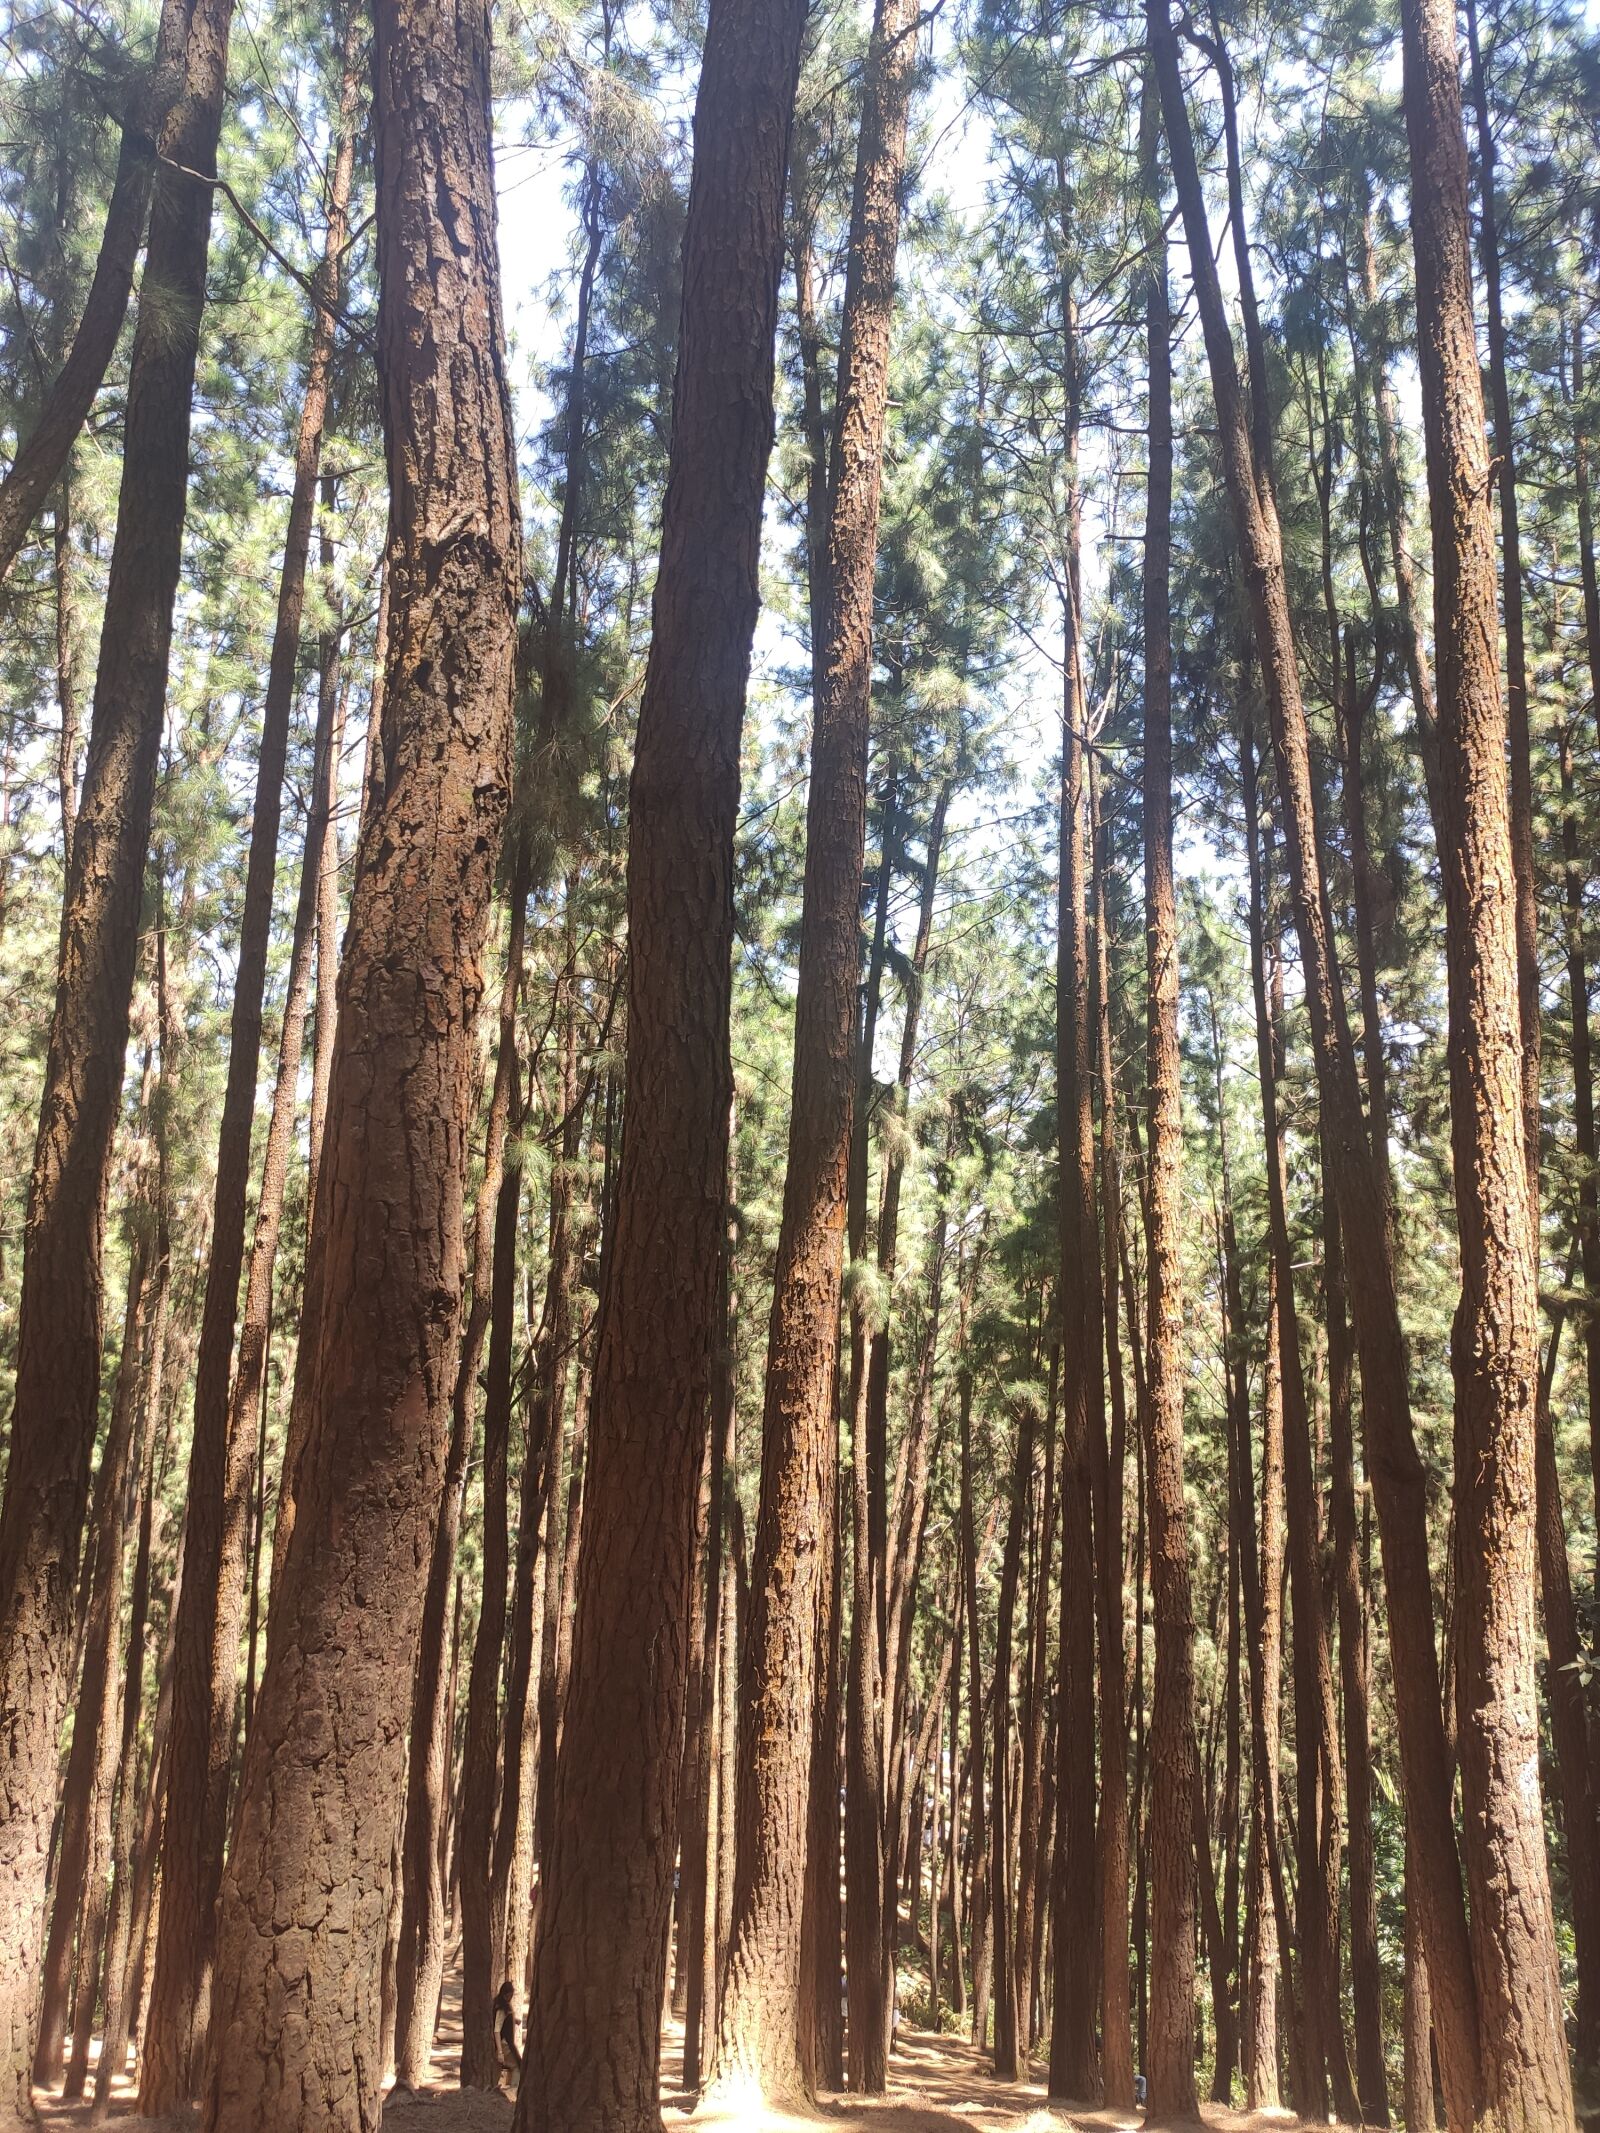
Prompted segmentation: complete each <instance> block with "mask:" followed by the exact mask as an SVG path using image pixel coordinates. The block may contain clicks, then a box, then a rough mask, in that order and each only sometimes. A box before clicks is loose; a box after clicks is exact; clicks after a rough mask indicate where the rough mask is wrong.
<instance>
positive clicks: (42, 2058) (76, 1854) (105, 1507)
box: [33, 1050, 155, 2088]
mask: <svg viewBox="0 0 1600 2133" xmlns="http://www.w3.org/2000/svg"><path fill="white" fill-rule="evenodd" d="M154 1089H155V1078H154V1073H153V1068H152V1059H151V1055H150V1052H149V1051H148V1050H147V1051H146V1054H145V1062H144V1074H143V1101H142V1106H141V1108H142V1109H143V1111H144V1113H145V1116H146V1118H148V1116H149V1108H150V1103H151V1098H152V1095H153V1093H154ZM138 1197H139V1200H141V1201H142V1200H143V1197H144V1196H143V1194H142V1193H140V1194H139V1196H138ZM146 1212H147V1210H146V1209H145V1208H144V1207H142V1206H140V1205H138V1204H136V1206H135V1210H134V1222H135V1225H136V1234H135V1237H134V1240H133V1248H132V1255H131V1260H130V1265H129V1270H128V1296H127V1307H126V1311H125V1314H124V1318H123V1329H122V1353H121V1357H120V1359H119V1361H118V1365H117V1387H116V1395H115V1398H114V1399H113V1401H112V1408H111V1422H110V1427H109V1429H108V1431H107V1435H106V1442H105V1446H104V1449H103V1450H102V1452H101V1454H100V1467H99V1471H98V1473H97V1474H96V1476H95V1486H94V1503H93V1509H92V1512H91V1516H90V1521H89V1542H88V1547H89V1553H90V1559H91V1562H92V1566H93V1570H92V1578H91V1583H90V1589H89V1604H88V1609H87V1612H86V1617H85V1624H84V1636H83V1667H82V1671H81V1672H80V1674H79V1677H78V1696H77V1715H76V1717H75V1719H74V1721H73V1728H72V1747H71V1751H70V1753H69V1755H68V1758H67V1768H66V1775H65V1779H64V1781H63V1785H62V1794H61V1840H60V1844H59V1846H58V1849H57V1854H56V1868H55V1881H54V1887H53V1891H52V1899H51V1911H50V1931H49V1935H48V1938H47V1940H46V1943H45V1951H44V1981H43V1989H42V1992H41V1995H40V2017H39V2039H38V2043H37V2045H36V2047H35V2050H34V2060H33V2078H34V2081H35V2082H36V2083H37V2085H38V2086H39V2087H40V2088H45V2087H54V2086H55V2084H56V2083H57V2082H58V2081H59V2080H60V2079H61V2072H62V2067H61V2055H62V2050H63V2047H64V2045H65V2042H66V2030H67V2006H68V1989H67V1988H68V1984H69V1980H70V1978H71V1974H72V1952H73V1942H74V1937H75V1935H76V1936H77V1937H79V1938H80V1939H82V1938H86V1934H85V1932H84V1929H83V1928H81V1927H80V1925H79V1920H80V1916H81V1915H82V1914H83V1912H84V1910H85V1906H86V1904H87V1902H88V1901H89V1894H90V1888H91V1884H92V1882H93V1880H94V1878H95V1855H96V1849H97V1847H96V1844H95V1820H96V1815H97V1811H98V1803H100V1802H101V1801H103V1800H105V1799H106V1788H107V1787H108V1786H109V1784H110V1782H111V1780H112V1778H113V1776H114V1773H115V1769H116V1754H117V1746H118V1733H119V1727H118V1717H119V1711H120V1690H121V1676H120V1674H119V1672H118V1669H117V1666H116V1640H117V1636H118V1633H119V1632H120V1629H121V1625H122V1586H123V1567H124V1560H125V1557H126V1552H127V1542H128V1536H129V1533H130V1531H131V1528H132V1522H133V1519H134V1518H135V1516H136V1515H137V1506H138V1483H139V1473H140V1468H141V1466H142V1464H143V1450H142V1446H141V1444H140V1442H139V1440H138V1432H137V1430H136V1427H135V1424H136V1421H137V1419H138V1418H139V1416H140V1414H141V1392H142V1383H141V1376H142V1362H143V1350H144V1344H145V1313H146V1309H147V1306H148V1303H149V1301H150V1298H149V1296H148V1294H147V1275H148V1272H149V1259H150V1249H149V1245H150V1240H149V1239H148V1238H147V1237H146V1236H145V1235H144V1234H142V1233H140V1232H138V1230H137V1225H138V1224H139V1222H140V1220H141V1216H142V1215H143V1214H145V1213H146ZM130 1477H131V1479H130ZM107 1820H108V1821H109V1814H108V1815H107ZM102 1885H103V1884H102ZM90 1997H91V1998H92V1997H93V1993H92V1988H91V1994H90Z"/></svg>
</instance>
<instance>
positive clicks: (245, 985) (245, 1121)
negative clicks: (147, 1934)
mask: <svg viewBox="0 0 1600 2133" xmlns="http://www.w3.org/2000/svg"><path fill="white" fill-rule="evenodd" d="M357 20H358V17H357V14H356V10H355V8H354V7H353V6H352V7H351V8H350V10H349V17H348V25H347V28H346V31H345V53H344V79H343V85H342V93H341V96H340V106H339V117H338V130H337V138H336V145H335V149H334V158H333V175H332V182H331V184H330V186H329V192H328V222H327V231H326V235H325V239H324V245H323V254H322V261H321V265H320V268H319V270H318V274H317V278H316V289H317V293H318V296H319V298H320V299H321V301H320V302H319V304H318V305H317V307H316V308H315V309H314V311H313V313H312V318H311V342H310V348H309V350H308V353H307V358H306V373H305V387H304V393H303V397H302V400H301V404H300V421H299V426H298V432H297V435H296V439H295V453H294V476H293V481H292V486H291V489H290V497H289V518H288V527H287V531H286V532H285V535H284V546H283V568H282V572H281V574H280V577H279V581H278V610H277V619H276V625H275V627H274V630H273V637H272V655H271V663H270V666H269V668H268V673H267V688H266V695H265V698H264V700H263V703H262V708H261V735H260V740H259V743H258V746H257V752H256V785H255V798H254V802H253V805H252V808H251V815H250V855H249V859H248V861H247V863H246V869H245V884H244V903H243V907H242V911H241V914H240V921H239V958H238V964H237V967H236V969H235V973H234V983H233V1006H232V1011H231V1018H230V1022H229V1031H228V1077H227V1084H226V1088H225V1090H224V1093H223V1099H222V1121H221V1125H220V1128H219V1131H218V1140H217V1175H216V1185H215V1188H214V1192H213V1197H212V1210H211V1257H210V1262H209V1264H208V1266H207V1269H206V1291H205V1305H204V1309H203V1312H202V1315H201V1321H200V1350H199V1356H198V1359H197V1361H196V1364H195V1384H194V1434H193V1438H192V1442H191V1449H190V1454H189V1478H188V1489H187V1494H186V1498H185V1501H186V1503H187V1506H188V1509H187V1513H186V1520H187V1523H186V1531H185V1538H184V1551H183V1559H184V1566H185V1567H184V1580H183V1599H182V1603H181V1605H180V1607H179V1611H178V1621H177V1628H176V1638H177V1642H176V1645H175V1653H176V1658H175V1667H176V1672H175V1676H174V1684H173V1696H174V1701H173V1718H172V1749H171V1761H170V1764H169V1767H168V1772H167V1793H168V1802H167V1820H166V1834H165V1838H164V1841H163V1844H162V1851H161V1931H160V1934H159V1936H158V1937H157V1940H156V1960H155V1974H154V1979H153V1982H152V1985H151V1993H150V2012H149V2016H148V2018H147V2021H146V2026H145V2034H144V2043H143V2049H142V2051H141V2053H140V2065H139V2108H140V2110H141V2111H143V2112H145V2113H146V2115H147V2116H150V2117H158V2116H159V2115H160V2114H161V2113H162V2112H164V2111H170V2110H173V2109H176V2107H177V2106H178V2105H179V2104H182V2103H186V2102H188V2100H189V2099H190V2097H192V2096H194V2095H196V2094H198V2092H199V2088H200V2083H201V2081H202V2079H203V2077H204V2072H205V2047H206V2023H207V2019H208V2012H209V2003H210V1994H211V1966H212V1961H213V1958H214V1953H215V1946H216V1909H217V1889H218V1886H219V1884H220V1882H221V1880H222V1852H223V1845H224V1842H225V1839H226V1835H227V1814H228V1784H229V1778H230V1775H231V1772H232V1766H233V1752H234V1723H235V1717H236V1710H237V1703H238V1679H239V1628H240V1613H241V1609H242V1606H243V1601H244V1584H245V1557H246V1540H247V1535H248V1528H249V1508H250V1490H251V1469H252V1454H253V1451H254V1441H255V1434H256V1429H255V1424H256V1415H257V1408H258V1406H259V1402H258V1401H252V1402H251V1403H249V1404H248V1405H241V1404H240V1403H239V1402H236V1401H233V1400H232V1399H231V1398H230V1392H231V1380H232V1375H233V1345H234V1343H233V1334H234V1321H235V1319H236V1317H237V1315H238V1303H239V1277H240V1273H241V1270H242V1268H243V1264H244V1246H245V1214H246V1208H245V1201H246V1198H247V1195H248V1192H249V1186H250V1141H251V1128H252V1125H253V1123H254V1117H255V1099H256V1082H257V1078H258V1074H259V1069H260V1062H261V1014H262V1002H263V999H264V997H265V993H266V983H267V952H268V949H269V947H270V945H271V937H272V905H273V886H274V882H275V880H276V875H277V861H278V829H279V823H280V819H281V816H282V810H283V773H284V766H285V763H286V761H287V759H288V751H289V722H290V716H291V713H292V712H293V709H294V699H295V682H296V679H297V675H298V668H299V660H300V617H301V612H302V609H303V607H304V603H305V581H306V564H307V561H308V559H309V556H310V552H311V532H312V519H313V515H314V512H315V508H316V496H317V475H318V471H319V467H320V463H321V458H322V433H323V425H324V421H325V417H326V413H327V403H328V381H329V375H330V372H331V370H332V365H333V315H332V311H331V310H330V309H329V308H328V307H329V306H331V305H333V304H335V303H337V301H338V293H339V283H340V266H341V263H342V258H343V253H344V247H345V236H346V226H347V223H348V210H349V204H350V180H351V174H352V171H353V169H354V165H355V115H356V99H357V94H358V89H359V84H360V79H361V76H360V69H359V64H358V53H357V48H356V31H355V23H356V21H357ZM263 1375H264V1372H263Z"/></svg>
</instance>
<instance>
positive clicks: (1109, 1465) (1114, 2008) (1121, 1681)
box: [1086, 755, 1134, 2102]
mask: <svg viewBox="0 0 1600 2133" xmlns="http://www.w3.org/2000/svg"><path fill="white" fill-rule="evenodd" d="M1089 806H1090V817H1091V836H1092V840H1093V844H1092V848H1093V851H1094V855H1095V867H1094V898H1095V985H1094V1005H1095V1028H1096V1035H1095V1052H1096V1061H1097V1067H1096V1071H1097V1074H1098V1078H1099V1083H1100V1150H1099V1174H1100V1199H1101V1206H1100V1210H1099V1218H1098V1222H1097V1225H1096V1245H1097V1249H1098V1251H1099V1253H1100V1259H1099V1262H1098V1264H1097V1266H1096V1272H1097V1274H1098V1276H1099V1288H1100V1294H1099V1296H1098V1298H1095V1297H1090V1298H1089V1299H1087V1303H1086V1308H1088V1309H1091V1310H1092V1309H1095V1308H1096V1307H1097V1306H1098V1309H1099V1312H1100V1316H1101V1320H1102V1323H1103V1332H1102V1336H1101V1338H1102V1340H1103V1343H1104V1348H1103V1353H1104V1356H1105V1372H1104V1375H1105V1379H1106V1382H1107V1384H1108V1386H1109V1390H1110V1405H1111V1437H1110V1442H1109V1443H1108V1444H1105V1445H1104V1447H1103V1449H1102V1445H1101V1440H1102V1438H1103V1437H1104V1433H1105V1410H1106V1402H1105V1398H1104V1395H1102V1396H1101V1397H1100V1398H1098V1399H1095V1400H1092V1402H1091V1406H1090V1422H1091V1428H1092V1430H1093V1432H1094V1437H1093V1450H1094V1455H1095V1461H1096V1468H1097V1471H1096V1476H1095V1499H1096V1500H1095V1579H1096V1615H1097V1624H1098V1636H1099V1646H1100V1710H1101V1722H1100V1834H1099V1855H1100V2056H1101V2066H1100V2078H1101V2088H1102V2092H1103V2094H1104V2095H1105V2096H1106V2097H1107V2098H1109V2099H1110V2100H1111V2101H1113V2102H1115V2101H1116V2100H1117V2099H1118V2098H1123V2097H1127V2096H1130V2095H1132V2093H1133V2077H1134V2057H1133V2009H1132V2002H1131V1997H1130V1989H1129V1979H1128V1729H1127V1722H1126V1713H1127V1703H1128V1660H1127V1647H1126V1642H1125V1633H1124V1627H1123V1613H1124V1605H1125V1601H1124V1583H1123V1511H1124V1505H1123V1491H1124V1471H1125V1469H1126V1466H1127V1456H1128V1411H1127V1389H1126V1387H1125V1385H1124V1383H1123V1378H1122V1344H1121V1340H1120V1338H1119V1334H1118V1322H1117V1286H1116V1280H1117V1274H1116V1250H1117V1235H1118V1231H1119V1228H1120V1225H1121V1221H1122V1177H1121V1170H1120V1166H1119V1162H1118V1156H1117V1137H1116V1136H1117V1125H1116V1100H1115V1078H1114V1073H1113V1068H1112V1054H1111V947H1110V938H1111V921H1110V914H1109V911H1108V907H1107V901H1106V874H1107V836H1108V830H1107V826H1106V824H1105V821H1104V818H1103V816H1102V813H1101V808H1100V783H1099V776H1098V772H1097V770H1096V766H1095V760H1094V757H1093V756H1092V755H1091V757H1090V759H1089ZM1090 1217H1091V1220H1093V1219H1094V1209H1093V1206H1092V1201H1091V1204H1090ZM1102 1469H1103V1471H1101V1470H1102Z"/></svg>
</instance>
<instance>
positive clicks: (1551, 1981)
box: [1347, 0, 1572, 2133]
mask: <svg viewBox="0 0 1600 2133" xmlns="http://www.w3.org/2000/svg"><path fill="white" fill-rule="evenodd" d="M1402 29H1403V33H1404V58H1405V90H1406V97H1405V104H1406V131H1407V136H1408V139H1409V142H1410V148H1411V174H1412V200H1411V207H1412V239H1413V245H1414V248H1415V253H1416V264H1417V322H1418V339H1419V358H1420V370H1421V378H1422V411H1423V423H1424V431H1425V435H1426V440H1427V459H1428V486H1429V493H1430V496H1431V498H1432V502H1433V566H1434V644H1435V657H1436V659H1437V663H1438V688H1439V768H1440V791H1441V798H1442V801H1443V821H1442V824H1441V827H1442V829H1443V832H1444V834H1443V836H1442V838H1441V840H1440V866H1441V870H1442V872H1443V876H1444V894H1445V947H1446V970H1447V976H1448V979H1449V1000H1450V1029H1449V1044H1448V1055H1449V1065H1450V1124H1451V1147H1452V1152H1453V1156H1454V1177H1455V1197H1456V1225H1457V1231H1458V1234H1459V1239H1460V1247H1461V1271H1462V1294H1461V1301H1460V1303H1459V1305H1458V1307H1457V1311H1456V1319H1455V1325H1454V1328H1453V1331H1452V1338H1451V1364H1452V1370H1453V1373H1454V1377H1455V1387H1456V1424H1455V1428H1456V1436H1455V1482H1456V1494H1455V1516H1456V1563H1457V1576H1458V1580H1459V1585H1458V1590H1459V1598H1460V1604H1459V1606H1458V1608H1457V1612H1456V1620H1457V1631H1458V1642H1457V1649H1456V1695H1457V1702H1458V1707H1459V1712H1460V1729H1461V1784H1462V1804H1463V1809H1464V1815H1463V1820H1464V1831H1465V1838H1464V1846H1463V1849H1464V1852H1465V1857H1466V1869H1467V1879H1468V1887H1469V1891H1470V1894H1471V1899H1472V1901H1471V1926H1470V1931H1471V1951H1472V1967H1473V1973H1474V1981H1475V1985H1476V1994H1477V2018H1478V2020H1477V2027H1478V2050H1479V2073H1480V2084H1481V2086H1480V2090H1479V2096H1478V2099H1477V2102H1478V2105H1479V2107H1480V2108H1484V2109H1486V2110H1487V2111H1489V2112H1492V2113H1493V2114H1494V2117H1495V2121H1496V2124H1497V2126H1499V2127H1503V2128H1505V2129H1506V2133H1515V2129H1518V2128H1521V2127H1523V2126H1527V2127H1533V2126H1555V2125H1562V2126H1565V2125H1569V2124H1570V2123H1571V2122H1572V2078H1571V2069H1570V2067H1569V2064H1568V2059H1567V2049H1566V2038H1565V2033H1564V2030H1563V2026H1562V2007H1561V1995H1560V1982H1559V1976H1558V1968H1557V1961H1556V1947H1555V1926H1554V1920H1553V1917H1552V1913H1551V1905H1550V1887H1549V1875H1548V1870H1547V1866H1546V1861H1545V1847H1544V1823H1543V1811H1542V1807H1541V1802H1540V1796H1539V1761H1538V1713H1537V1702H1536V1694H1535V1623H1534V1607H1533V1590H1532V1586H1533V1570H1534V1548H1535V1530H1534V1529H1535V1518H1534V1496H1535V1479H1534V1465H1535V1440H1536V1435H1537V1400H1538V1357H1537V1338H1538V1324H1537V1320H1538V1266H1537V1239H1536V1230H1535V1224H1534V1213H1533V1208H1532V1207H1531V1205H1530V1196H1529V1189H1528V1184H1529V1180H1528V1163H1527V1154H1528V1149H1527V1139H1526V1134H1527V1125H1528V1117H1527V1088H1526V1084H1525V1081H1524V1078H1523V1069H1524V1063H1525V1059H1526V1055H1527V1031H1526V1030H1525V1029H1524V1028H1523V1026H1522V1015H1521V1010H1520V1006H1519V985H1524V984H1526V982H1527V980H1526V977H1525V976H1524V974H1523V973H1522V971H1521V967H1520V964H1519V947H1518V925H1519V914H1518V908H1517V903H1518V892H1517V882H1516V866H1515V856H1514V851H1513V825H1512V815H1513V803H1512V797H1511V794H1510V792H1509V791H1508V783H1507V778H1506V769H1505V755H1506V724H1505V715H1504V711H1503V708H1502V705H1501V701H1500V677H1499V672H1498V663H1497V661H1496V658H1495V632H1496V624H1497V620H1498V613H1497V601H1496V587H1495V557H1494V525H1493V520H1492V518H1491V516H1490V506H1489V480H1490V467H1489V453H1488V440H1487V437H1486V435H1485V430H1484V415H1483V385H1482V378H1481V375H1480V373H1479V369H1478V351H1477V335H1476V328H1475V325H1474V320H1473V312H1472V275H1471V265H1470V256H1469V250H1468V246H1469V218H1468V211H1467V152H1466V143H1465V140H1464V138H1463V135H1462V126H1461V85H1460V76H1459V72H1458V65H1459V58H1458V53H1457V49H1456V20H1455V11H1454V9H1453V7H1451V6H1448V5H1441V4H1440V0H1407V4H1406V5H1405V7H1404V8H1403V10H1402ZM1505 479H1506V477H1505V473H1504V471H1503V470H1502V486H1504V483H1505ZM1514 564H1515V557H1514V556H1513V555H1511V554H1509V553H1508V555H1507V558H1506V567H1507V571H1508V573H1509V571H1510V570H1511V569H1512V568H1513V567H1514ZM1512 753H1513V758H1515V755H1516V753H1517V750H1516V748H1515V746H1513V750H1512ZM1535 1007H1536V1003H1535ZM1347 1234H1348V1230H1347ZM1352 1248H1353V1240H1352ZM1391 1589H1392V1588H1391ZM1430 1955H1431V1950H1430ZM1429 1975H1430V1981H1431V1983H1432V1985H1433V1990H1434V1994H1435V1999H1436V2000H1437V1997H1438V1994H1439V1990H1440V1979H1439V1975H1438V1965H1437V1963H1436V1962H1435V1961H1432V1960H1430V1963H1429ZM1436 2026H1437V2018H1436ZM1442 2042H1443V2040H1442V2039H1441V2044H1442ZM1447 2071H1448V2070H1447ZM1449 2100H1450V2108H1451V2113H1452V2116H1455V2115H1457V2114H1458V2113H1459V2111H1460V2109H1461V2106H1460V2103H1459V2102H1458V2100H1457V2098H1456V2097H1455V2096H1454V2095H1451V2096H1450V2099H1449Z"/></svg>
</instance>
